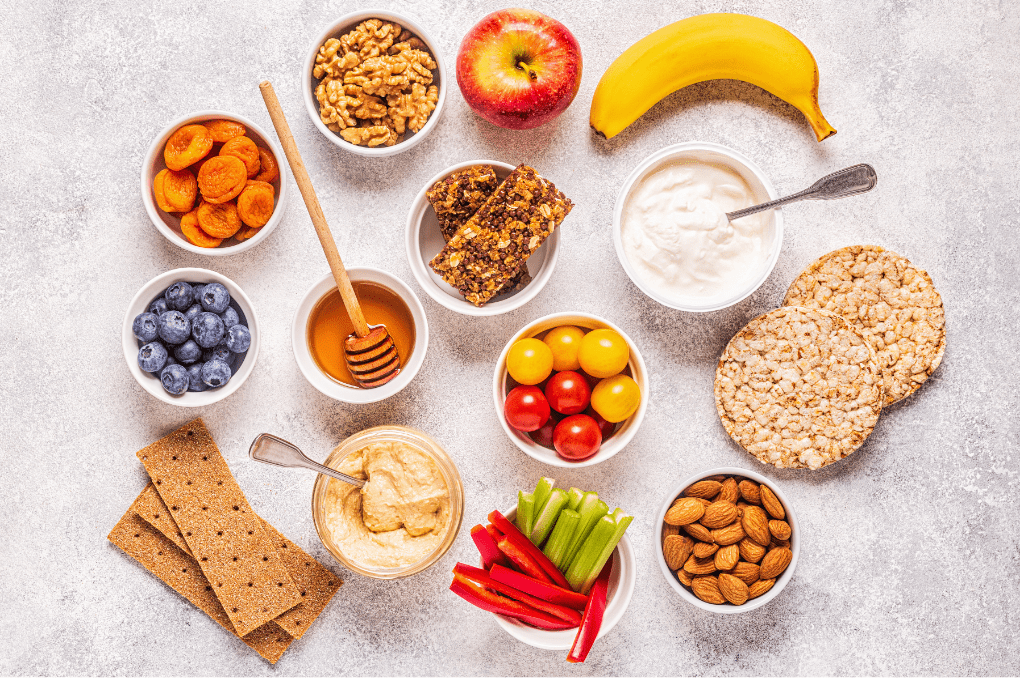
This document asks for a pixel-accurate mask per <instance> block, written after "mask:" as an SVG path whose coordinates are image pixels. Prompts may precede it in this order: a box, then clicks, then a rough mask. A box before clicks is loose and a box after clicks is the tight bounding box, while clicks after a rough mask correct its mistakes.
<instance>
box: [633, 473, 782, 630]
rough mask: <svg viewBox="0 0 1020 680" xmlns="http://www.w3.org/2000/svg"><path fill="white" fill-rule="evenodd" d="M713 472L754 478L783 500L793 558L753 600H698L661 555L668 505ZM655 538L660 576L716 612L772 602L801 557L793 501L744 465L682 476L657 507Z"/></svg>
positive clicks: (695, 602) (683, 594) (682, 594)
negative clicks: (742, 601) (763, 592)
mask: <svg viewBox="0 0 1020 680" xmlns="http://www.w3.org/2000/svg"><path fill="white" fill-rule="evenodd" d="M713 475H726V476H727V477H731V476H733V477H747V478H748V479H753V480H754V481H756V482H758V483H759V484H764V485H766V486H768V487H769V488H770V489H772V491H774V492H775V494H776V497H777V498H779V500H780V501H781V502H782V503H783V509H784V510H786V522H787V524H789V525H790V528H791V529H793V534H792V535H791V536H790V550H791V551H792V552H793V559H791V560H790V566H788V567H787V568H786V570H785V571H784V572H783V573H782V574H780V575H779V579H778V580H777V581H776V583H775V585H774V586H772V588H771V589H770V590H769V591H768V592H767V593H765V594H764V595H762V596H760V597H756V598H754V599H753V600H748V601H747V602H745V603H744V604H742V605H739V606H738V605H732V604H729V603H727V604H709V603H708V602H705V601H704V600H699V599H698V598H697V597H695V596H694V593H692V592H691V591H690V590H688V589H687V588H685V587H684V586H683V584H682V583H680V581H679V580H678V579H677V577H676V574H675V573H673V572H672V571H670V569H669V567H668V566H666V558H665V557H663V555H662V541H663V537H662V527H663V525H664V524H665V517H666V511H667V510H669V508H670V506H671V505H673V501H675V500H676V499H677V498H679V497H680V494H681V493H683V490H684V489H686V488H687V487H689V486H690V485H691V484H694V483H695V482H697V481H700V480H702V479H704V478H705V477H711V476H713ZM654 526H655V528H656V532H655V537H654V540H653V547H654V549H655V554H656V560H657V561H658V563H659V570H660V571H662V575H663V577H664V578H665V579H666V582H667V583H669V585H671V586H672V587H673V590H675V591H676V592H678V593H680V597H682V598H683V599H685V600H687V601H688V602H690V603H691V604H693V605H694V606H695V607H698V608H700V609H704V610H706V611H710V612H713V613H715V614H741V613H743V612H749V611H751V610H753V609H757V608H758V607H764V606H765V605H766V604H768V603H769V602H771V601H772V600H773V599H774V598H775V597H776V596H778V595H779V593H781V592H782V590H783V588H785V587H786V584H787V583H789V582H790V579H791V578H793V570H794V569H796V568H797V558H798V557H799V556H800V532H799V531H798V528H797V519H796V514H795V513H794V511H793V504H792V503H790V499H789V498H788V497H787V496H786V494H784V493H783V491H782V489H780V488H779V487H778V486H776V483H775V482H774V481H772V480H771V479H768V478H767V477H764V476H763V475H760V474H758V473H757V472H752V471H751V470H745V469H743V468H736V467H721V468H715V469H713V470H706V471H705V472H699V473H698V474H696V475H692V476H691V477H689V478H687V479H685V480H684V481H683V483H682V484H680V485H679V486H677V487H675V488H674V489H673V490H672V491H671V492H670V493H669V495H667V496H666V500H665V501H663V503H662V505H661V506H660V507H659V512H658V514H656V516H655V525H654Z"/></svg>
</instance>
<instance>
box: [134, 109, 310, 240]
mask: <svg viewBox="0 0 1020 680" xmlns="http://www.w3.org/2000/svg"><path fill="white" fill-rule="evenodd" d="M219 119H225V120H232V121H235V122H237V123H240V124H241V125H243V126H244V127H245V128H247V130H248V132H247V134H246V136H248V137H250V138H251V140H252V141H253V142H255V144H257V145H258V146H260V147H262V148H263V149H267V150H268V151H270V152H271V153H272V154H273V156H274V157H275V158H276V165H277V166H278V167H279V168H280V176H279V177H278V178H277V179H276V181H275V182H272V183H271V184H272V185H273V188H274V189H276V207H275V208H273V216H272V217H270V218H269V221H268V222H266V224H265V226H264V227H262V228H261V229H259V232H258V233H257V234H255V236H253V237H251V238H250V239H248V240H246V241H241V242H239V243H238V242H237V241H233V240H232V239H224V241H225V242H227V243H231V242H232V245H221V246H219V247H218V248H202V247H201V246H196V245H195V244H194V243H192V242H191V241H189V240H188V239H186V238H184V234H183V233H182V232H181V218H180V217H177V216H176V215H174V214H172V213H168V212H164V211H162V210H160V209H159V206H157V205H156V198H155V196H153V194H152V180H153V179H154V178H155V177H156V175H157V174H158V173H159V171H160V170H163V169H165V168H166V163H165V162H164V161H163V148H164V147H165V146H166V142H167V140H168V139H170V135H172V134H173V133H174V132H176V131H177V129H178V128H180V127H183V126H185V125H193V124H196V123H202V122H204V121H208V120H219ZM289 170H290V169H289V167H288V166H287V158H286V157H285V156H284V155H283V150H282V149H281V148H280V147H279V146H278V145H277V144H276V142H275V141H273V140H272V139H271V138H270V137H269V136H268V135H267V134H266V133H265V132H264V131H263V130H262V128H260V127H259V126H258V125H256V124H255V123H253V122H251V121H250V120H248V119H247V118H244V117H242V116H239V115H237V114H235V113H227V112H226V111H199V112H198V113H192V114H189V115H187V116H184V117H183V118H178V119H177V120H175V121H174V122H172V123H170V125H168V126H167V127H166V129H165V130H163V132H161V133H160V135H159V136H158V137H156V139H155V140H153V142H152V145H151V146H150V147H149V150H148V152H147V153H146V154H145V162H144V163H142V202H143V203H144V204H145V211H146V212H147V213H149V219H150V220H152V224H153V225H155V227H156V229H157V230H158V231H159V233H161V234H163V236H165V237H166V239H167V240H168V241H170V243H173V244H174V245H175V246H178V247H179V248H184V249H185V250H189V251H191V252H193V253H197V254H199V255H210V256H212V257H221V256H224V255H233V254H235V253H243V252H244V251H246V250H250V249H252V248H254V247H255V246H257V245H258V244H260V243H262V242H263V241H265V240H266V239H267V238H269V235H270V234H271V233H273V230H274V229H276V225H278V224H279V223H280V221H281V220H282V219H283V213H284V210H285V208H286V207H287V196H288V190H287V184H288V183H287V177H288V176H289V175H288V172H289ZM198 202H199V201H198V200H196V201H195V204H196V206H197V205H198ZM241 228H242V229H243V228H245V227H244V226H243V225H242V227H241Z"/></svg>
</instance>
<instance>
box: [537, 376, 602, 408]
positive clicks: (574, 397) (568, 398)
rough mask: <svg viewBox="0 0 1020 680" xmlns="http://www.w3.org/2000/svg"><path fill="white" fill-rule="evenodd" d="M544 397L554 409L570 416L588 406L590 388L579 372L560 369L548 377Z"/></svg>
mask: <svg viewBox="0 0 1020 680" xmlns="http://www.w3.org/2000/svg"><path fill="white" fill-rule="evenodd" d="M545 397H546V399H548V400H549V406H551V407H552V409H553V410H554V411H556V412H557V413H562V414H563V415H567V416H572V415H574V414H575V413H580V412H581V411H583V410H584V409H586V408H588V403H589V402H590V401H591V388H590V387H588V381H587V380H585V379H584V376H582V375H581V374H580V373H575V372H574V371H560V372H559V373H554V374H553V376H552V377H551V378H549V384H548V385H546V386H545Z"/></svg>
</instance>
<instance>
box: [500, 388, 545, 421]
mask: <svg viewBox="0 0 1020 680" xmlns="http://www.w3.org/2000/svg"><path fill="white" fill-rule="evenodd" d="M503 415H504V416H505V417H506V422H507V424H509V425H510V427H513V428H515V429H518V430H520V431H521V432H534V431H535V430H537V429H539V428H540V427H542V426H543V425H545V423H546V421H547V420H549V402H548V401H546V398H545V395H544V394H542V390H540V389H538V388H537V387H534V386H532V385H521V386H519V387H515V388H513V389H512V390H510V394H508V395H506V402H505V403H504V404H503Z"/></svg>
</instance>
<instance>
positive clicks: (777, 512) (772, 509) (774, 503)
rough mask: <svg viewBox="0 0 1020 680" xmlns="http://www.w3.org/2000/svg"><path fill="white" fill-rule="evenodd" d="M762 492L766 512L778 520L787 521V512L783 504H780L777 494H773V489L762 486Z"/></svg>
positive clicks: (762, 502)
mask: <svg viewBox="0 0 1020 680" xmlns="http://www.w3.org/2000/svg"><path fill="white" fill-rule="evenodd" d="M760 491H761V504H762V505H763V506H764V507H765V511H766V512H767V513H769V514H770V515H772V516H773V517H775V518H776V519H786V510H783V504H782V503H780V502H779V498H777V497H776V494H774V493H772V489H770V488H768V487H767V486H765V485H764V484H762V485H761V487H760Z"/></svg>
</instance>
